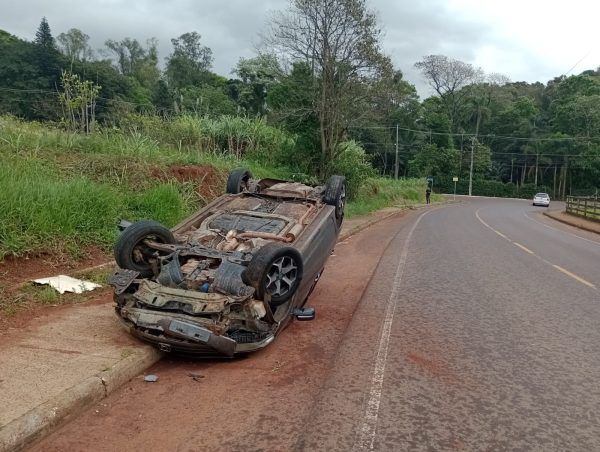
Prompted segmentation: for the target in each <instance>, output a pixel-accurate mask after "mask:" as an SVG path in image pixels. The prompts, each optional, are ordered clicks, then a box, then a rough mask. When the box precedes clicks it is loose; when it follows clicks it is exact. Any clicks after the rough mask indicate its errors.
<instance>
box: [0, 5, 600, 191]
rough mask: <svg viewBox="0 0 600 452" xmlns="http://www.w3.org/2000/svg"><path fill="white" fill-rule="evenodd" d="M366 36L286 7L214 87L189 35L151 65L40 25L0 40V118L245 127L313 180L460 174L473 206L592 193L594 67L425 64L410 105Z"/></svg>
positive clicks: (347, 17) (146, 46)
mask: <svg viewBox="0 0 600 452" xmlns="http://www.w3.org/2000/svg"><path fill="white" fill-rule="evenodd" d="M328 8H330V9H329V10H328ZM306 30H308V31H309V32H306ZM380 35H381V30H380V29H379V27H378V24H377V22H376V18H375V15H374V13H373V12H371V11H369V9H368V8H367V5H366V2H365V1H364V0H352V1H350V0H335V1H330V2H297V1H292V2H291V5H290V7H289V9H287V10H285V11H281V12H279V13H278V14H275V15H274V16H273V18H272V19H271V23H270V24H269V27H268V30H266V31H265V32H264V43H263V49H264V51H263V52H262V53H260V54H258V55H256V56H255V57H253V58H240V60H239V62H238V63H237V65H236V66H235V67H234V68H232V71H231V74H230V76H228V77H224V76H222V75H219V74H216V73H215V72H214V71H213V70H212V62H213V54H212V51H211V49H210V48H209V47H207V46H205V45H204V43H203V41H202V38H201V35H200V34H199V33H198V32H195V31H191V32H186V33H183V34H182V35H181V36H179V37H174V38H173V39H172V40H171V43H172V52H171V54H169V55H167V56H166V57H165V58H164V59H163V58H161V57H160V56H159V55H158V51H157V41H156V39H154V38H149V39H147V40H146V41H145V42H139V41H138V40H137V39H132V38H129V37H124V38H117V39H116V40H113V39H110V40H107V41H106V43H105V47H104V48H103V49H99V50H94V49H92V48H91V47H90V44H89V36H88V35H86V34H85V33H84V32H83V31H81V30H79V29H76V28H73V29H70V30H68V31H65V32H62V33H59V34H58V35H56V36H54V35H53V33H52V31H51V28H50V25H49V24H48V22H47V21H46V19H42V21H41V23H40V26H39V28H38V30H37V32H36V34H35V39H34V40H33V41H32V42H29V41H27V40H24V39H21V38H19V37H16V36H13V35H11V34H9V33H7V32H4V31H1V30H0V61H2V64H1V65H0V114H8V115H14V116H17V117H20V118H23V119H25V120H32V121H34V120H35V121H43V122H52V123H53V124H55V125H56V124H58V125H60V127H65V128H71V129H73V130H75V131H78V132H81V133H95V131H97V130H101V129H107V128H121V129H125V128H127V127H131V124H132V121H131V118H132V117H140V116H151V117H154V118H159V119H160V120H161V121H166V122H168V121H171V120H173V119H174V118H176V117H179V116H182V115H186V116H189V115H193V116H197V117H202V118H207V119H210V118H214V119H217V118H235V117H243V118H259V119H260V120H261V121H264V123H265V124H267V125H269V126H271V127H273V128H274V129H278V130H281V131H283V132H285V133H286V134H289V135H290V136H293V144H292V145H291V146H290V149H289V150H288V151H287V154H286V156H287V160H288V161H289V166H290V167H293V168H295V169H297V170H298V171H301V172H306V173H310V174H317V175H319V176H321V177H322V176H325V175H327V174H328V173H330V172H331V171H332V167H335V169H336V170H337V171H343V170H344V169H346V170H348V171H355V172H356V171H362V173H364V175H365V177H366V176H367V175H369V174H372V173H374V172H377V173H379V174H381V175H386V176H390V177H403V176H418V177H424V176H431V177H433V179H434V189H435V190H436V191H446V192H448V191H452V177H453V176H458V177H459V187H458V188H459V192H466V190H467V186H468V179H469V172H470V170H471V169H472V173H473V194H484V195H496V196H529V194H530V193H531V192H533V191H536V190H539V191H542V190H544V191H548V192H549V193H550V194H551V195H552V196H553V197H564V196H565V195H567V194H594V193H597V189H598V186H599V185H600V72H599V71H598V70H586V71H584V72H582V73H581V74H579V75H568V76H566V75H561V76H558V77H556V78H554V79H553V80H550V81H548V82H547V83H542V82H538V83H525V82H511V81H510V80H509V79H508V78H507V77H505V76H502V75H499V74H485V73H484V72H483V71H482V70H481V69H479V68H476V67H474V66H472V65H470V64H468V63H465V62H462V61H458V60H455V59H452V58H450V57H447V56H443V55H429V56H424V57H423V58H422V60H421V61H418V62H416V63H415V67H416V68H417V69H418V70H419V71H420V72H421V73H422V76H423V77H424V79H425V80H427V81H428V83H429V85H430V86H431V89H432V91H431V92H432V93H434V94H433V95H432V96H431V97H428V98H426V99H424V100H421V99H420V98H419V96H418V94H417V92H416V89H415V87H414V86H413V85H412V84H411V83H409V82H408V81H407V80H405V79H404V77H403V74H402V71H401V69H400V68H395V67H394V66H393V64H392V62H391V60H390V58H389V57H388V56H386V55H385V53H384V52H383V50H382V48H381V39H380ZM249 38H250V37H249ZM235 152H236V153H238V154H243V152H244V148H243V147H241V148H236V150H235ZM362 173H360V174H362Z"/></svg>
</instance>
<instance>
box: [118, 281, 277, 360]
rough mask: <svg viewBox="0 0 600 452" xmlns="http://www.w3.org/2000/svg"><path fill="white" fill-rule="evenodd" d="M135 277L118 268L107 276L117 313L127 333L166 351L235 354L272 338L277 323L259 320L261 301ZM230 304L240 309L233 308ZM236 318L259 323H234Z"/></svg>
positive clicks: (246, 350)
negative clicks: (251, 326)
mask: <svg viewBox="0 0 600 452" xmlns="http://www.w3.org/2000/svg"><path fill="white" fill-rule="evenodd" d="M137 276H138V274H137V272H132V271H130V270H119V271H118V272H117V273H115V274H114V275H113V277H112V278H111V281H110V282H111V284H112V285H113V286H114V287H115V301H116V304H117V305H116V307H115V311H116V314H117V316H118V317H119V319H120V320H121V322H122V323H123V325H124V326H125V327H126V329H127V330H128V331H129V333H130V334H132V335H133V336H136V337H138V338H139V339H141V340H143V341H145V342H149V343H152V344H153V345H155V346H156V347H158V348H159V349H160V350H162V351H164V352H172V353H177V354H186V355H195V356H223V357H233V356H234V355H235V354H239V353H246V352H251V351H255V350H258V349H261V348H263V347H265V346H267V345H268V344H269V343H271V341H272V340H273V339H274V335H275V334H274V333H275V329H276V328H277V324H276V323H275V324H269V323H267V322H265V321H262V320H260V318H261V317H264V316H265V314H266V311H265V310H264V306H263V304H262V303H261V302H259V301H256V300H253V299H251V298H247V297H234V296H227V295H223V294H217V293H202V292H198V291H191V290H184V289H177V288H170V287H164V286H161V285H160V284H157V283H155V282H152V281H148V280H139V279H137ZM232 305H236V306H238V309H239V310H238V311H237V312H233V311H232ZM242 307H243V308H242ZM236 321H237V322H238V323H239V322H240V321H241V322H243V323H244V324H245V325H246V326H248V325H255V326H258V327H257V328H236V327H232V325H235V324H236Z"/></svg>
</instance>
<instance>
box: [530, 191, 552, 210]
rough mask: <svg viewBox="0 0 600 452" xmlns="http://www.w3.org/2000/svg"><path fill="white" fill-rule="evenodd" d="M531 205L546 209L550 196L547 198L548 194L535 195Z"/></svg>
mask: <svg viewBox="0 0 600 452" xmlns="http://www.w3.org/2000/svg"><path fill="white" fill-rule="evenodd" d="M533 205H534V206H544V207H548V206H549V205H550V196H548V193H537V194H536V195H535V196H534V197H533Z"/></svg>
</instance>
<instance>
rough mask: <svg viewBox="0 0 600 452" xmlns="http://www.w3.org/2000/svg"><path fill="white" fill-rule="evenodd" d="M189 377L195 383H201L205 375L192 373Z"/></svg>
mask: <svg viewBox="0 0 600 452" xmlns="http://www.w3.org/2000/svg"><path fill="white" fill-rule="evenodd" d="M188 377H190V378H191V379H192V380H194V381H200V380H201V379H202V378H204V375H201V374H196V373H193V372H190V373H188Z"/></svg>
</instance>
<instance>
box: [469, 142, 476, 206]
mask: <svg viewBox="0 0 600 452" xmlns="http://www.w3.org/2000/svg"><path fill="white" fill-rule="evenodd" d="M474 151H475V137H473V138H471V169H469V196H472V193H473V153H474Z"/></svg>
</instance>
